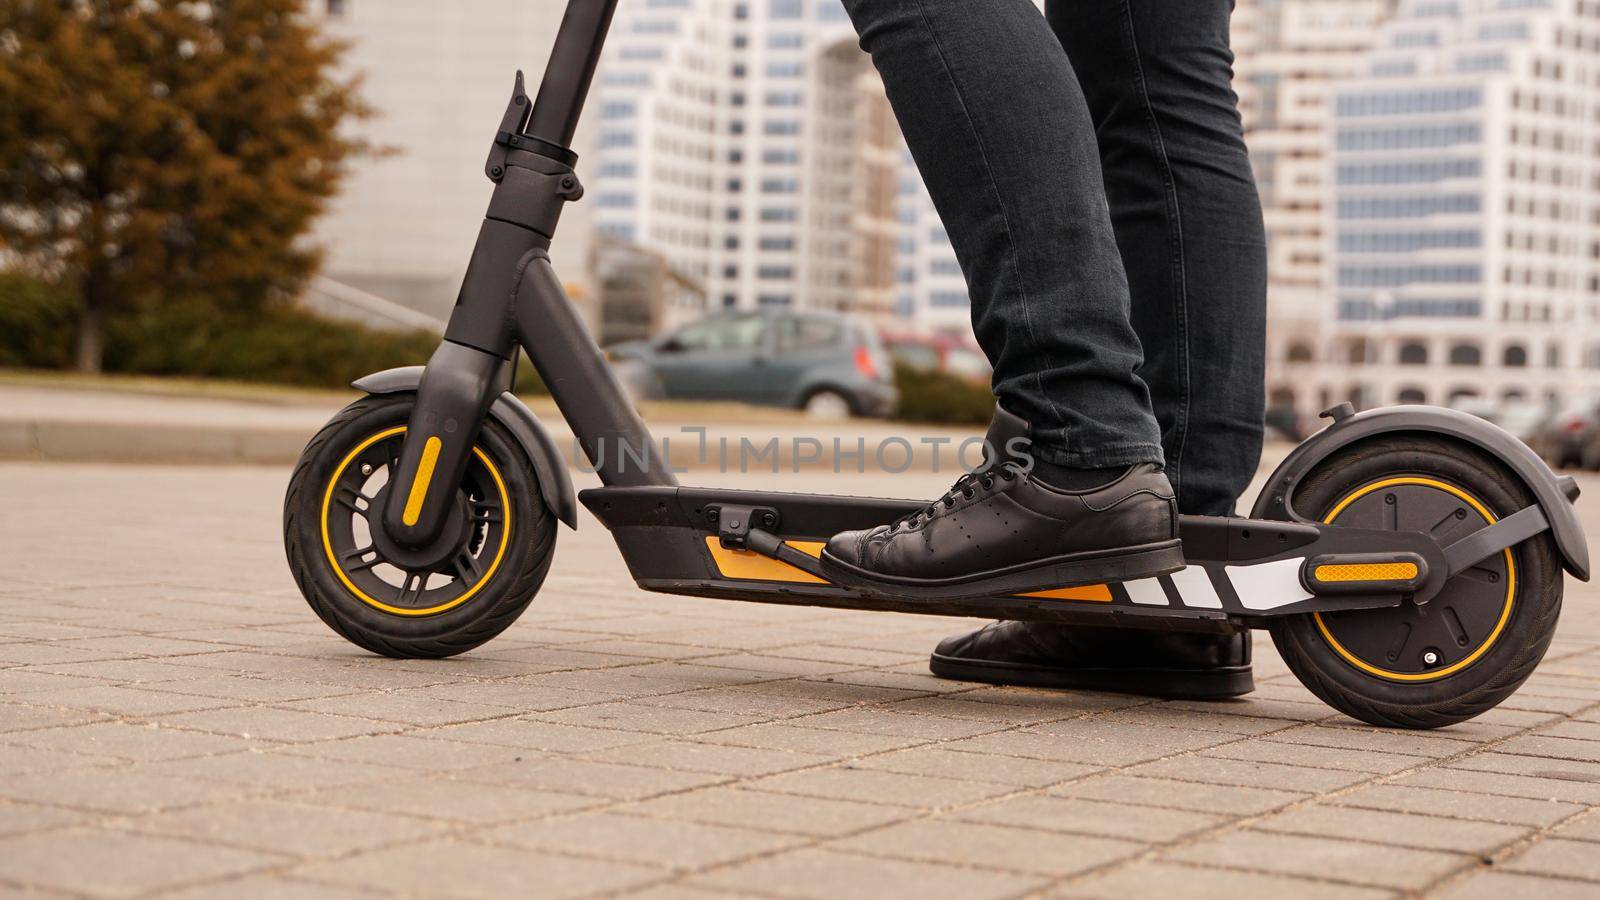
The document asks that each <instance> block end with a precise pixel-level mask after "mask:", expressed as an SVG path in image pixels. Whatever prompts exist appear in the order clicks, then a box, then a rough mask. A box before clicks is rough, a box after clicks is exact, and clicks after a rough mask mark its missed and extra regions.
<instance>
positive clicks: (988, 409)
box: [894, 363, 994, 425]
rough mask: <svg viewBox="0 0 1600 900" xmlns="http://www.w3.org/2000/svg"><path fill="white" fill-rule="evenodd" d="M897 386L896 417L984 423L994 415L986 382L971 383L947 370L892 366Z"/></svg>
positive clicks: (899, 364)
mask: <svg viewBox="0 0 1600 900" xmlns="http://www.w3.org/2000/svg"><path fill="white" fill-rule="evenodd" d="M894 381H895V384H896V386H898V387H899V388H900V411H899V412H898V413H897V414H896V418H899V419H902V420H904V421H907V422H930V423H933V424H937V425H987V424H989V420H990V419H991V418H992V417H993V416H994V394H992V393H990V391H989V388H988V386H987V385H983V384H975V383H974V382H971V381H968V380H967V379H965V378H959V377H957V376H955V375H951V374H950V373H948V372H931V371H928V370H925V369H914V368H912V367H910V366H907V365H905V364H903V363H897V364H896V365H895V367H894Z"/></svg>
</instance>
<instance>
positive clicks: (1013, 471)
mask: <svg viewBox="0 0 1600 900" xmlns="http://www.w3.org/2000/svg"><path fill="white" fill-rule="evenodd" d="M1017 473H1018V469H1017V467H1016V464H1014V463H1010V462H1007V463H1002V464H1001V465H998V466H995V467H993V468H990V469H985V470H983V471H981V472H968V473H966V474H965V475H962V476H961V477H960V478H957V479H956V483H955V484H954V485H952V486H951V488H950V490H948V491H945V494H944V496H943V497H940V498H939V499H937V500H935V501H933V502H932V503H929V504H928V505H927V506H924V507H922V508H920V509H916V510H913V511H911V512H909V513H906V514H905V515H903V516H901V517H900V518H898V519H895V520H894V522H893V523H892V524H890V526H889V530H890V531H898V530H899V529H900V527H901V526H905V527H906V528H908V529H911V528H916V527H917V526H919V525H921V524H922V523H923V522H925V521H929V520H932V519H934V518H937V517H938V516H940V515H941V514H943V513H944V511H946V510H950V509H953V508H955V505H956V498H958V497H962V498H965V499H967V500H971V499H972V498H973V497H975V496H977V489H978V487H979V486H981V487H982V488H983V489H984V490H986V491H990V490H994V482H995V479H996V478H1001V479H1004V480H1005V481H1011V480H1013V479H1015V478H1016V477H1017Z"/></svg>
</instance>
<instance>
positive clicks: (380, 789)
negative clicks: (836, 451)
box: [0, 463, 1600, 900]
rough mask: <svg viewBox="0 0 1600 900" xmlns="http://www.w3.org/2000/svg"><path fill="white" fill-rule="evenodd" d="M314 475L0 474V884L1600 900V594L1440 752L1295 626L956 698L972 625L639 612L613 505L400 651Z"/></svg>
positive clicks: (214, 890)
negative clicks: (1240, 674)
mask: <svg viewBox="0 0 1600 900" xmlns="http://www.w3.org/2000/svg"><path fill="white" fill-rule="evenodd" d="M285 481H286V474H285V473H284V472H283V471H281V470H279V469H260V468H242V467H236V468H215V469H206V468H196V469H185V468H179V467H171V466H168V467H135V466H122V467H118V466H93V465H65V464H36V463H10V464H0V498H3V499H4V515H3V516H0V561H3V563H4V569H5V572H6V577H5V579H4V580H3V581H0V896H13V895H16V896H44V897H49V896H56V895H57V894H92V895H160V896H197V897H198V896H229V897H255V896H285V897H297V898H300V897H306V898H315V897H324V896H329V897H338V896H363V897H364V896H373V895H386V894H409V895H428V896H433V895H457V894H459V895H475V896H484V895H498V896H538V897H542V898H543V897H565V896H588V895H633V896H640V897H651V898H676V897H685V898H709V897H716V896H726V895H739V896H775V897H840V896H864V897H875V898H876V897H907V898H915V900H933V898H941V897H960V898H963V900H981V898H987V897H1017V896H1040V897H1051V898H1067V897H1072V898H1081V897H1105V898H1117V900H1126V898H1128V897H1141V896H1172V897H1230V898H1232V897H1253V896H1269V897H1278V898H1282V897H1294V898H1301V897H1313V898H1315V897H1362V898H1365V897H1384V896H1397V895H1407V894H1415V893H1429V894H1437V895H1439V896H1447V897H1457V898H1477V897H1493V898H1515V897H1538V898H1549V900H1559V898H1566V897H1595V896H1600V814H1596V813H1595V812H1593V809H1594V807H1595V806H1596V805H1600V605H1597V603H1596V601H1597V600H1600V597H1597V596H1596V591H1595V590H1594V589H1592V588H1590V587H1588V586H1585V585H1577V584H1575V583H1571V584H1569V593H1568V600H1569V604H1568V608H1567V611H1566V613H1565V618H1564V620H1563V623H1562V627H1561V631H1560V633H1559V635H1558V639H1557V642H1556V644H1555V646H1554V647H1553V649H1552V651H1551V654H1550V657H1549V658H1548V659H1547V661H1546V663H1545V664H1544V666H1543V667H1542V668H1541V669H1540V671H1539V672H1538V674H1537V675H1535V676H1534V678H1533V680H1532V681H1531V682H1530V683H1529V684H1528V685H1527V686H1526V687H1525V688H1524V689H1523V690H1522V691H1521V692H1520V693H1519V694H1517V695H1516V696H1515V697H1513V698H1512V699H1511V700H1510V701H1509V702H1508V703H1507V704H1505V705H1504V706H1503V707H1502V708H1500V709H1498V710H1496V711H1494V712H1492V713H1490V714H1488V715H1486V716H1484V717H1482V718H1480V719H1478V720H1476V721H1474V722H1471V723H1469V724H1466V725H1462V726H1457V727H1454V728H1450V729H1446V730H1442V731H1437V732H1431V733H1408V732H1400V731H1386V730H1378V729H1371V728H1367V727H1364V726H1361V725H1359V724H1357V723H1355V722H1352V721H1351V720H1349V719H1345V718H1343V717H1341V716H1338V715H1335V714H1333V713H1332V712H1331V711H1330V710H1329V709H1328V708H1326V707H1324V706H1322V705H1321V704H1320V703H1318V702H1317V701H1315V700H1314V698H1312V697H1311V695H1310V694H1309V693H1307V692H1306V691H1305V690H1304V689H1302V688H1301V687H1300V686H1299V685H1298V684H1296V683H1295V681H1294V680H1293V678H1292V677H1291V676H1289V675H1288V674H1287V673H1286V672H1285V670H1284V668H1283V666H1282V664H1281V663H1280V662H1279V661H1278V660H1277V658H1276V656H1275V655H1274V654H1273V652H1272V650H1271V645H1270V642H1267V641H1258V642H1257V645H1256V647H1257V652H1258V667H1259V669H1260V672H1259V676H1260V678H1261V689H1260V690H1259V691H1258V692H1257V693H1256V694H1255V695H1253V696H1252V697H1251V698H1250V699H1248V700H1244V701H1239V702H1230V703H1178V702H1167V703H1162V702H1152V701H1147V700H1140V699H1134V698H1127V697H1117V696H1111V695H1101V694H1067V693H1048V692H1041V691H1029V690H1011V689H997V688H989V687H980V686H977V685H971V684H961V683H951V682H944V681H938V680H935V679H933V678H930V677H928V675H927V674H926V669H925V660H926V653H927V650H928V648H929V646H930V644H931V643H932V642H933V641H934V640H935V639H937V638H938V637H940V636H943V635H945V634H947V633H950V632H952V631H954V630H957V629H960V628H963V627H966V626H967V625H968V624H969V623H967V622H965V621H955V620H939V619H934V618H923V617H908V616H896V615H879V614H865V613H848V612H834V611H826V610H813V609H791V608H783V607H766V606H759V605H744V604H736V603H728V602H717V601H706V600H695V599H690V598H679V597H664V596H655V595H648V594H644V593H641V592H639V591H637V590H635V589H634V588H633V586H632V585H631V583H630V582H629V581H628V579H627V576H626V572H625V570H624V569H623V567H622V564H621V561H620V559H619V558H618V556H617V554H616V551H615V549H614V548H613V547H612V545H611V543H610V541H609V539H608V537H607V536H606V534H605V532H604V531H603V530H602V529H600V528H599V527H598V526H597V525H596V524H595V523H594V522H593V520H592V519H587V518H585V520H584V521H583V522H582V527H581V528H580V530H579V532H578V533H576V534H573V533H570V532H563V533H562V535H561V537H560V541H559V547H558V550H557V558H556V562H555V566H554V569H553V571H552V574H551V576H550V579H549V581H548V582H547V583H546V586H545V589H544V591H543V593H542V594H541V596H540V597H539V599H538V600H537V601H536V602H535V604H534V605H533V606H532V607H531V608H530V609H529V611H528V612H527V614H526V615H525V616H524V617H523V618H522V620H521V621H520V622H518V623H517V624H516V625H515V626H514V627H513V628H512V629H511V630H510V631H508V632H507V633H506V634H505V635H503V636H502V637H501V638H500V639H498V640H497V641H495V642H493V643H491V644H489V645H487V646H485V647H483V648H481V649H480V650H479V651H477V652H475V653H472V654H469V655H467V656H465V657H459V658H456V659H453V660H446V661H440V662H396V661H391V660H384V659H379V658H376V657H372V656H368V655H366V654H364V653H361V652H360V651H358V650H356V649H355V648H353V647H351V646H349V645H347V644H345V643H344V642H343V641H341V640H339V639H338V638H336V637H334V636H333V635H332V634H331V633H330V632H329V631H328V630H327V629H326V628H325V627H324V626H323V625H322V624H321V623H320V622H318V621H317V620H316V619H315V617H314V616H313V615H312V614H311V613H310V611H309V610H308V609H307V608H306V606H305V604H304V603H303V601H301V599H300V598H299V597H298V595H297V594H296V593H295V591H294V588H293V586H292V583H291V582H290V580H289V578H288V575H287V572H286V571H285V564H284V561H283V555H282V550H281V543H280V538H279V531H278V520H279V503H280V501H281V496H282V490H283V487H284V483H285ZM945 481H946V478H945V476H943V475H940V476H929V475H926V474H924V475H916V476H911V475H908V476H905V477H904V478H902V479H899V480H896V481H894V482H892V483H890V482H885V481H884V480H883V479H881V478H878V479H873V478H861V477H842V478H839V477H830V478H827V479H826V480H824V479H822V478H819V477H816V476H803V477H793V476H791V477H788V478H782V479H774V478H772V477H771V476H767V477H766V478H764V479H763V480H762V483H763V484H764V485H766V486H771V487H779V488H792V489H819V488H821V489H829V490H839V491H860V492H870V493H877V494H882V493H898V494H903V495H931V494H933V493H934V492H936V491H937V490H940V489H942V488H943V487H944V486H945ZM1585 487H1586V490H1587V491H1588V493H1589V497H1590V498H1589V500H1588V501H1587V502H1586V503H1583V504H1580V509H1581V510H1582V511H1583V513H1584V516H1585V520H1586V522H1588V523H1589V525H1590V527H1591V529H1593V528H1594V526H1596V525H1597V524H1600V500H1595V499H1594V498H1596V497H1600V484H1596V483H1594V482H1593V481H1592V480H1588V481H1587V482H1586V485H1585Z"/></svg>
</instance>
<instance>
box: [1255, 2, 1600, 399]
mask: <svg viewBox="0 0 1600 900" xmlns="http://www.w3.org/2000/svg"><path fill="white" fill-rule="evenodd" d="M1597 88H1600V3H1597V2H1593V0H1403V2H1401V3H1400V5H1399V8H1398V10H1397V11H1396V14H1395V16H1394V17H1393V18H1392V19H1391V20H1390V21H1389V22H1388V24H1387V25H1386V26H1385V27H1384V29H1383V38H1382V40H1381V42H1380V45H1379V47H1378V48H1377V49H1374V50H1373V51H1371V52H1370V53H1369V54H1367V60H1366V65H1365V67H1364V71H1363V74H1361V75H1359V76H1357V77H1355V78H1353V79H1349V80H1346V81H1344V82H1341V83H1340V84H1339V85H1338V87H1337V88H1336V89H1335V90H1334V91H1333V92H1332V96H1331V102H1332V105H1331V108H1330V109H1329V110H1328V115H1329V116H1330V119H1331V122H1332V126H1331V128H1332V135H1331V137H1332V142H1331V144H1330V146H1331V165H1330V166H1329V167H1328V169H1327V173H1328V176H1329V178H1330V180H1331V198H1332V199H1331V202H1330V204H1329V207H1328V209H1326V210H1325V219H1326V221H1327V223H1328V225H1327V228H1328V236H1327V241H1326V247H1327V253H1328V257H1329V261H1328V266H1327V273H1328V275H1327V277H1328V281H1329V300H1330V303H1329V306H1328V308H1327V309H1328V318H1327V320H1326V326H1327V327H1325V328H1324V329H1323V330H1322V331H1321V332H1320V333H1319V334H1318V335H1316V336H1314V337H1313V338H1309V339H1307V340H1306V341H1304V342H1303V343H1296V344H1294V345H1293V346H1291V347H1289V348H1288V349H1287V350H1286V354H1288V355H1292V356H1293V357H1295V358H1300V359H1305V358H1309V362H1308V363H1306V364H1303V366H1302V367H1301V368H1302V369H1303V371H1304V372H1305V373H1306V374H1307V375H1308V376H1310V377H1297V378H1296V380H1295V383H1294V384H1293V385H1287V384H1286V385H1283V386H1281V388H1280V389H1281V390H1296V389H1298V390H1307V391H1311V392H1313V393H1314V394H1315V395H1316V403H1318V404H1320V403H1323V402H1326V401H1333V402H1337V401H1340V400H1351V401H1354V402H1355V403H1356V404H1357V405H1359V406H1373V405H1381V404H1389V403H1420V402H1426V403H1457V404H1462V405H1471V404H1487V403H1505V402H1513V403H1518V402H1521V403H1536V404H1554V403H1559V402H1563V401H1566V400H1569V399H1572V398H1574V397H1575V396H1576V395H1579V394H1582V393H1587V392H1589V391H1592V390H1594V389H1595V388H1597V387H1600V343H1597V342H1596V341H1595V337H1594V336H1595V323H1596V322H1597V321H1600V163H1597V160H1600V103H1597V101H1596V96H1597V94H1596V89H1597Z"/></svg>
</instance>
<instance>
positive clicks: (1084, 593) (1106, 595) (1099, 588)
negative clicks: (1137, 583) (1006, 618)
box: [1017, 584, 1111, 603]
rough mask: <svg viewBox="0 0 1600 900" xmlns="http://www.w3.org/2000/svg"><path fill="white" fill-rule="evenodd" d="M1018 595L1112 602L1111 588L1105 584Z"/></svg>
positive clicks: (1019, 595) (1020, 595)
mask: <svg viewBox="0 0 1600 900" xmlns="http://www.w3.org/2000/svg"><path fill="white" fill-rule="evenodd" d="M1017 596H1018V597H1045V598H1047V599H1050V600H1088V601H1090V602H1093V603H1110V602H1111V588H1109V587H1106V586H1105V585H1103V584H1085V585H1082V586H1079V587H1069V588H1056V589H1055V590H1052V591H1033V592H1031V593H1027V594H1018V595H1017Z"/></svg>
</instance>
